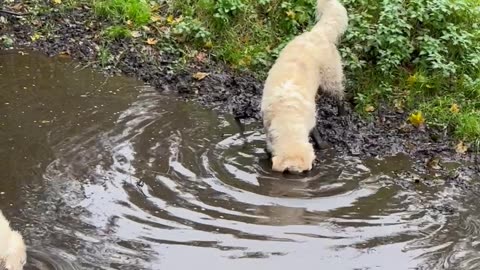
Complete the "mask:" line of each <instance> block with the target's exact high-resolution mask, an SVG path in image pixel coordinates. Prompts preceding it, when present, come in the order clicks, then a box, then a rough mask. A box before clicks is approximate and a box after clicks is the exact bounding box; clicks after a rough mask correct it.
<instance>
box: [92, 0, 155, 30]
mask: <svg viewBox="0 0 480 270" xmlns="http://www.w3.org/2000/svg"><path fill="white" fill-rule="evenodd" d="M94 9H95V13H96V14H97V15H98V16H99V17H102V18H105V19H107V20H110V21H112V22H114V23H126V22H127V21H131V22H132V23H134V24H135V25H144V24H147V23H148V22H149V20H150V17H151V13H152V12H151V9H150V6H149V5H148V3H147V2H146V0H94Z"/></svg>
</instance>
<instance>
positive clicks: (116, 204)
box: [0, 54, 480, 270]
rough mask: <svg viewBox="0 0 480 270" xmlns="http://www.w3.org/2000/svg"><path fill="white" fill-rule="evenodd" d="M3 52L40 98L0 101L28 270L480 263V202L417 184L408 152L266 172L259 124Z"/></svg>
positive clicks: (7, 171)
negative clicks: (303, 170)
mask: <svg viewBox="0 0 480 270" xmlns="http://www.w3.org/2000/svg"><path fill="white" fill-rule="evenodd" d="M0 58H3V59H6V60H5V61H10V62H12V63H11V64H12V65H13V66H15V63H16V61H18V63H19V64H18V66H17V69H20V68H23V67H24V66H31V68H29V70H35V71H34V72H33V73H32V74H31V76H30V77H33V78H36V79H33V78H30V79H29V78H24V80H20V81H16V80H13V79H11V81H10V80H8V79H7V78H15V76H13V74H11V76H7V78H3V77H2V78H1V80H0V84H2V85H20V86H18V88H19V89H20V88H21V86H22V85H26V84H28V85H36V86H35V87H37V88H38V89H37V92H35V93H40V94H42V93H43V92H41V91H44V92H46V91H47V90H48V93H49V95H45V94H44V93H43V94H42V95H40V96H39V97H30V96H28V95H26V94H25V93H24V92H19V91H17V90H18V89H17V90H15V91H13V92H12V93H10V92H9V94H8V95H6V98H7V99H8V103H9V104H12V105H16V106H12V107H9V108H0V113H1V116H2V117H3V118H4V119H6V120H5V123H7V124H6V125H7V126H6V127H7V129H5V130H6V131H5V133H4V134H5V136H7V137H11V138H13V139H12V140H11V141H8V142H4V143H3V142H2V146H3V147H4V148H3V149H9V150H8V151H7V150H5V151H4V152H0V153H2V154H4V156H2V157H4V158H5V157H8V158H9V159H8V160H15V162H10V163H9V165H8V166H3V167H2V168H1V169H2V170H0V171H3V173H2V174H1V175H0V176H2V177H4V178H6V179H8V180H7V181H10V182H8V183H9V184H3V183H2V184H0V191H4V190H7V191H8V192H7V193H6V195H0V205H1V206H2V209H3V208H4V206H7V205H10V204H11V206H10V207H8V209H6V211H5V212H6V213H7V214H9V213H19V214H18V215H17V217H16V219H14V221H15V224H20V228H21V229H22V232H23V234H24V235H25V238H26V239H27V242H28V243H29V252H30V253H29V255H30V260H29V264H28V267H27V268H28V269H40V270H43V269H59V270H63V269H66V270H70V269H191V268H197V269H246V268H247V267H251V268H252V269H291V268H295V267H297V268H298V267H299V266H301V268H302V269H318V268H319V267H320V268H321V269H399V270H404V269H415V268H417V269H441V268H442V267H443V268H444V269H477V268H478V267H479V265H480V257H479V256H478V255H477V254H478V252H477V251H478V249H479V247H480V244H479V243H480V242H479V239H478V232H479V230H480V221H479V220H480V208H478V207H477V203H476V200H475V198H474V197H472V196H471V194H470V195H469V194H465V192H464V191H463V190H459V189H456V188H454V187H451V186H448V185H445V184H444V183H443V182H438V184H433V185H430V186H427V185H415V184H413V182H414V181H413V179H415V178H423V177H425V175H424V174H423V173H421V172H416V171H414V170H413V169H412V164H411V161H410V160H409V159H408V157H406V156H403V155H398V156H394V157H387V158H383V159H363V158H361V157H355V156H342V155H339V153H336V152H334V151H332V150H324V151H323V152H321V153H320V160H319V161H318V165H317V166H315V168H314V170H312V171H311V172H310V173H308V174H305V175H297V176H289V175H286V174H285V175H284V174H278V173H273V172H271V170H270V166H271V165H270V164H269V161H268V158H267V156H266V154H265V152H264V143H265V142H264V141H265V138H264V135H263V134H262V132H261V128H260V126H259V125H258V124H255V123H253V124H248V125H247V126H246V132H245V133H244V134H240V133H239V130H238V127H237V126H236V125H235V122H234V121H233V119H231V117H229V116H225V115H219V114H217V113H215V112H213V111H210V110H207V109H204V108H200V107H199V106H198V105H195V104H194V103H190V102H184V101H182V100H179V99H177V98H174V97H166V96H162V95H159V94H158V93H156V91H155V90H154V89H151V88H150V87H148V86H143V85H140V84H139V83H138V82H136V81H133V80H127V79H124V78H121V79H117V78H115V79H110V80H105V79H104V78H103V77H101V76H100V75H98V74H95V73H92V72H91V71H88V72H87V71H85V70H83V71H78V70H77V69H74V68H73V67H72V66H70V65H66V64H64V63H58V62H51V61H52V60H48V59H45V58H43V57H41V56H38V55H12V54H9V55H3V56H0ZM2 72H4V73H5V72H7V71H5V70H4V69H0V74H1V73H2ZM45 73H46V74H47V75H48V76H47V75H45ZM41 75H43V76H45V77H48V78H50V77H52V76H54V77H55V78H56V79H57V81H58V82H56V83H53V82H50V84H44V83H42V82H43V80H41V79H38V78H39V77H41ZM72 76H73V79H72ZM39 80H40V81H39ZM49 81H50V80H49ZM79 81H82V85H81V86H77V85H75V82H79ZM88 81H90V82H91V83H86V82H88ZM39 85H41V86H42V87H40V86H39ZM14 88H15V87H14ZM44 88H45V89H44ZM42 89H44V90H42ZM65 92H66V93H67V94H66V95H65V94H64V93H65ZM39 99H40V100H39ZM43 99H45V100H43ZM66 101H68V102H66ZM74 101H75V102H74ZM41 103H44V104H49V106H47V107H48V108H49V109H48V110H46V109H44V106H41V105H39V104H41ZM29 104H32V105H29ZM72 104H75V105H74V106H73V105H72ZM28 106H30V107H28ZM19 108H21V110H23V113H22V112H20V111H18V110H20V109H19ZM31 120H35V121H31ZM19 122H22V123H25V124H23V126H24V127H22V128H18V127H17V126H18V123H19ZM26 123H28V124H26ZM38 125H46V127H45V126H42V127H38ZM18 138H24V139H18ZM24 156H25V157H27V158H26V159H24V158H23V157H24ZM5 160H7V159H6V158H5ZM12 164H15V166H12ZM19 168H21V169H19ZM12 175H13V176H12ZM12 183H21V185H22V188H20V189H18V188H16V187H15V186H14V185H12ZM434 183H436V182H434ZM18 198H21V199H20V200H19V202H17V201H18ZM14 201H15V202H16V203H15V205H14V204H13V203H11V202H14ZM442 205H448V206H450V207H451V208H453V209H455V210H456V211H453V212H452V211H444V210H445V209H447V210H448V209H449V208H445V209H444V208H442V207H439V206H442ZM12 215H13V214H12ZM392 258H394V263H392Z"/></svg>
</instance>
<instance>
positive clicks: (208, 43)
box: [205, 41, 213, 49]
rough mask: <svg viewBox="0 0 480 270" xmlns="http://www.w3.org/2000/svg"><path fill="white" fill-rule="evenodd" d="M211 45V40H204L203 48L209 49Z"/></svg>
mask: <svg viewBox="0 0 480 270" xmlns="http://www.w3.org/2000/svg"><path fill="white" fill-rule="evenodd" d="M212 47H213V42H211V41H207V42H205V48H207V49H211V48H212Z"/></svg>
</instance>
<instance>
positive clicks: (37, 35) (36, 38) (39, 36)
mask: <svg viewBox="0 0 480 270" xmlns="http://www.w3.org/2000/svg"><path fill="white" fill-rule="evenodd" d="M41 37H42V35H40V34H39V33H35V34H33V35H32V36H31V37H30V38H31V39H32V41H36V40H38V39H40V38H41Z"/></svg>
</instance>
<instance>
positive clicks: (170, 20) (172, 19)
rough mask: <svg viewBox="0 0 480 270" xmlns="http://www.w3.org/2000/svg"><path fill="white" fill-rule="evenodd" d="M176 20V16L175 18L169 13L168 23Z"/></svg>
mask: <svg viewBox="0 0 480 270" xmlns="http://www.w3.org/2000/svg"><path fill="white" fill-rule="evenodd" d="M174 21H175V18H173V15H168V17H167V23H168V24H172V23H173V22H174Z"/></svg>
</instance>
